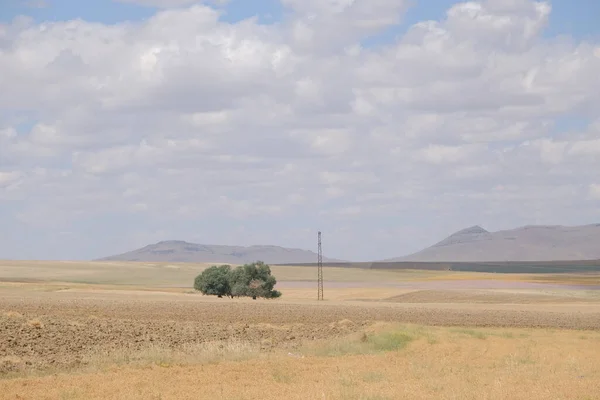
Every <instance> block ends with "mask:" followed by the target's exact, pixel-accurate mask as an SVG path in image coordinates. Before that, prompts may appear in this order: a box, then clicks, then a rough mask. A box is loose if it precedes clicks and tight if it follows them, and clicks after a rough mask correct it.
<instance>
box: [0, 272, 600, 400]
mask: <svg viewBox="0 0 600 400" xmlns="http://www.w3.org/2000/svg"><path fill="white" fill-rule="evenodd" d="M73 265H77V264H76V263H74V264H73ZM73 265H62V272H61V271H59V272H55V276H54V279H55V280H62V281H63V283H52V284H50V283H46V282H38V283H29V284H23V283H18V282H13V283H4V284H1V285H0V389H1V391H0V393H2V394H1V396H4V397H5V398H12V399H18V398H20V399H100V398H120V399H188V398H189V399H197V398H228V399H275V398H290V399H305V398H314V399H357V400H358V399H365V400H366V399H371V400H376V399H379V400H385V399H396V398H416V399H419V398H439V399H505V398H511V399H581V400H583V399H592V398H594V397H593V396H595V395H596V394H597V393H600V372H599V371H600V369H599V368H598V367H597V360H598V359H600V346H598V344H600V308H599V304H600V303H599V299H600V296H598V292H594V291H586V290H562V289H560V288H558V289H557V288H554V289H548V290H545V291H540V290H537V291H533V290H532V291H529V292H528V291H524V290H516V291H511V289H510V288H504V289H498V288H496V289H494V290H447V289H446V287H445V286H444V285H445V283H443V282H440V279H439V278H440V276H441V275H439V273H437V272H436V273H431V272H426V273H423V274H422V273H421V272H418V271H417V272H410V271H409V272H405V273H403V274H396V272H391V273H390V272H385V273H383V274H385V276H386V277H387V278H386V279H385V280H384V281H385V282H388V283H389V282H400V281H401V282H403V284H404V285H405V287H404V288H403V289H399V288H398V287H396V288H395V287H392V286H390V285H387V286H386V285H381V286H378V285H377V283H378V282H381V281H382V280H383V278H384V277H383V275H381V276H379V275H369V278H368V279H367V278H366V279H367V280H366V281H365V282H366V283H364V284H363V285H362V286H361V285H358V286H357V285H355V284H354V283H356V282H359V281H360V280H361V279H363V277H365V276H367V275H365V274H367V273H369V274H370V273H371V272H369V271H352V274H351V275H347V276H346V277H345V280H344V281H339V282H340V284H339V285H338V286H339V287H337V288H332V289H329V290H328V292H327V296H328V300H327V301H325V302H321V303H318V302H315V301H310V300H309V299H310V293H309V289H307V288H303V286H302V285H303V283H302V282H303V279H305V278H306V276H307V275H306V271H305V270H301V269H298V268H295V269H293V270H286V269H281V272H282V274H283V276H285V277H286V278H288V279H290V281H289V282H297V283H294V284H290V288H289V289H288V290H286V291H284V296H285V297H284V299H281V300H276V301H260V300H259V301H252V300H245V299H235V300H231V299H214V298H207V297H203V296H199V295H193V294H185V293H184V292H185V291H189V289H184V288H177V287H176V286H173V285H175V284H176V281H177V280H178V279H181V278H182V277H183V276H184V275H185V276H187V275H190V276H191V275H192V270H191V269H190V270H189V271H188V270H187V269H185V268H188V267H185V266H180V267H178V268H179V269H177V268H175V267H177V266H173V268H171V267H169V266H160V265H159V266H156V265H151V266H148V265H138V266H136V267H135V268H137V269H138V272H137V274H138V275H137V276H138V277H143V278H144V279H146V280H147V281H148V282H152V284H153V285H154V286H152V285H150V286H149V285H144V284H142V285H133V284H131V283H130V282H129V281H118V279H117V278H118V275H119V274H122V272H118V268H117V266H109V267H107V266H102V268H100V267H98V266H95V265H90V268H96V270H95V271H96V272H94V274H96V277H98V276H101V277H104V278H103V279H105V282H114V281H118V282H119V285H116V284H114V283H111V285H114V286H110V285H108V283H105V285H104V286H100V285H98V284H94V285H86V284H82V283H73V279H72V277H73V275H69V274H72V272H73V271H72V270H73V268H74V267H73ZM0 267H2V265H0ZM4 267H6V268H8V270H9V271H11V273H12V274H14V275H17V274H18V272H17V271H16V270H15V269H14V268H13V267H12V266H8V267H7V266H6V265H4ZM31 268H34V269H35V268H38V269H39V268H41V269H43V270H44V271H46V274H48V275H52V273H53V272H52V271H51V270H52V268H50V266H49V265H48V264H44V263H42V264H40V265H33V266H32V267H31ZM111 268H113V269H114V271H112V270H111ZM190 268H191V267H190ZM281 268H283V267H281ZM157 269H159V270H160V271H163V270H165V271H167V270H169V271H170V272H169V271H167V272H169V273H172V274H173V275H175V277H171V278H170V279H171V281H167V282H166V283H165V282H161V286H162V288H161V286H155V284H156V281H155V280H156V279H158V278H156V277H154V278H151V275H152V273H153V271H154V272H156V271H155V270H157ZM184 269H185V270H184ZM0 270H1V268H0ZM109 270H110V271H109ZM182 270H183V272H184V273H183V275H177V273H181V272H182ZM111 271H112V272H111ZM331 271H333V270H330V273H332V274H334V273H335V274H337V273H338V272H339V271H337V272H331ZM163 272H164V271H163ZM163 272H161V273H163ZM90 274H91V273H90ZM111 274H113V275H111ZM303 274H304V275H303ZM91 275H93V274H91ZM91 275H89V276H91ZM280 275H281V274H280ZM165 276H166V275H165ZM374 276H375V278H374ZM444 276H445V277H446V278H448V279H447V280H452V279H453V280H454V281H456V282H468V279H467V275H464V274H462V275H458V274H444ZM468 276H470V277H471V278H472V277H473V276H474V275H472V274H471V275H468ZM478 277H480V276H478ZM509 278H510V277H502V278H499V279H496V280H495V282H498V281H510V279H513V278H510V279H509ZM153 279H154V280H153ZM369 279H370V280H369ZM490 279H492V278H490ZM515 279H516V278H515ZM14 280H15V281H17V280H18V277H15V279H14ZM75 280H76V281H77V279H75ZM419 281H423V282H425V281H427V282H429V284H428V285H429V286H427V285H423V286H422V287H421V288H420V289H419V288H418V285H419V284H418V282H419ZM550 281H552V283H557V282H558V280H557V279H556V278H551V279H550ZM341 282H346V283H343V284H342V283H341ZM347 282H354V283H353V284H348V283H347ZM406 282H417V284H416V285H417V286H415V288H411V287H409V286H410V285H412V283H410V284H408V283H406ZM558 283H564V282H558ZM578 283H580V282H579V281H578ZM353 285H354V286H356V287H354V286H353ZM452 285H453V287H456V288H458V287H460V284H454V283H453V284H452ZM498 287H501V285H500V286H498ZM286 298H287V299H288V300H286ZM336 299H337V300H336ZM359 299H360V300H361V301H357V300H359ZM365 300H370V301H365ZM563 329H564V330H563ZM198 382H202V385H201V386H200V387H201V389H199V386H198ZM198 390H200V391H198ZM4 397H3V398H4Z"/></svg>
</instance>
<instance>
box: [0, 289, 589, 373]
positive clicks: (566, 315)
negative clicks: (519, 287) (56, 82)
mask: <svg viewBox="0 0 600 400" xmlns="http://www.w3.org/2000/svg"><path fill="white" fill-rule="evenodd" d="M405 296H409V297H408V298H404V300H407V299H410V301H411V302H412V303H409V304H406V303H405V304H399V303H396V304H394V303H368V302H322V303H317V302H304V303H294V302H286V301H281V300H277V301H267V300H258V301H252V300H231V299H213V298H207V297H203V296H200V295H192V294H188V295H185V294H173V293H168V294H157V293H144V292H134V293H132V292H124V293H119V292H118V291H114V292H109V291H104V292H94V291H87V292H86V291H82V292H71V291H68V290H67V291H54V292H27V291H20V290H12V291H0V374H6V373H10V372H15V370H18V369H19V368H27V369H35V370H38V369H39V370H44V369H48V368H58V369H64V368H77V367H78V366H81V365H82V364H84V363H85V359H86V355H89V354H91V353H94V352H98V351H110V350H118V349H130V350H138V349H143V348H146V347H148V346H151V345H156V346H159V347H161V348H169V349H176V350H177V349H184V348H185V346H188V345H193V344H198V343H206V342H218V341H228V340H238V341H242V342H248V343H254V344H256V345H257V346H260V348H261V350H262V351H271V350H273V349H276V348H278V349H281V348H285V349H288V348H289V349H294V348H297V347H298V346H301V345H302V344H303V343H305V342H307V341H313V340H317V339H328V338H335V337H340V336H346V335H348V334H350V333H352V332H358V331H360V330H363V329H365V327H368V326H370V325H372V324H373V323H375V322H378V321H382V322H402V323H416V324H422V325H430V326H435V325H438V326H471V327H541V328H564V329H585V330H600V307H599V306H598V304H593V303H581V304H579V303H572V304H562V305H559V304H531V305H527V304H519V305H512V306H511V305H508V306H507V305H505V304H460V302H465V301H469V302H471V300H469V298H471V299H472V298H473V295H472V294H460V293H452V295H450V294H449V293H446V292H443V293H439V292H433V293H428V292H425V293H422V292H416V293H412V294H411V293H409V294H407V295H405ZM410 296H412V297H410ZM427 296H430V297H431V296H433V297H434V298H437V299H440V298H446V299H448V300H449V301H451V302H452V303H447V304H416V303H418V301H419V299H420V301H425V300H427ZM440 296H441V297H440ZM452 296H454V297H452ZM465 296H466V297H465ZM469 296H470V297H469ZM471 303H472V302H471Z"/></svg>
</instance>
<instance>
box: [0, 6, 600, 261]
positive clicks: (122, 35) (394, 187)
mask: <svg viewBox="0 0 600 400" xmlns="http://www.w3.org/2000/svg"><path fill="white" fill-rule="evenodd" d="M132 1H133V0H132ZM137 3H138V4H142V3H144V2H143V1H142V0H140V1H137ZM150 3H151V2H146V5H152V6H155V7H165V8H171V9H168V10H161V11H159V12H157V13H156V14H155V15H154V16H153V17H152V18H150V19H148V20H145V21H140V22H135V23H132V22H127V23H121V24H113V25H104V24H100V23H91V22H86V21H82V20H73V21H64V22H46V23H41V24H35V23H34V22H33V21H32V20H25V19H20V20H15V21H14V22H13V23H12V24H9V25H2V26H0V85H1V86H2V88H3V90H2V91H0V109H1V110H2V112H1V113H0V171H1V172H0V206H6V207H4V209H5V210H10V211H6V213H8V214H7V215H6V218H3V225H2V227H0V230H5V231H6V232H9V231H10V232H13V231H14V232H17V231H19V229H21V230H22V231H23V232H24V234H25V233H27V232H29V233H31V232H35V233H36V235H37V236H36V238H35V239H32V240H33V242H32V248H39V249H40V250H39V251H38V252H37V253H36V254H38V255H37V256H39V257H44V255H45V254H61V255H62V256H63V257H69V258H71V257H90V258H91V257H96V256H102V255H105V254H107V253H111V252H113V248H114V247H115V246H117V247H119V250H126V248H123V246H124V244H126V243H130V244H131V247H134V246H138V245H139V244H141V243H140V241H141V240H142V239H144V240H145V239H146V238H147V239H148V240H158V239H176V238H182V239H188V240H196V241H204V242H207V243H230V244H235V243H238V244H256V243H259V242H263V243H273V244H280V245H288V246H294V247H313V244H314V243H313V242H314V240H313V239H314V238H313V237H312V236H311V235H310V234H308V233H307V232H311V231H312V230H316V229H322V230H323V231H324V232H330V233H329V234H328V235H327V238H328V245H327V250H328V251H327V253H328V255H330V256H337V257H347V258H353V257H357V258H363V259H367V258H384V257H391V256H397V255H402V254H403V253H406V252H408V251H410V250H416V249H418V248H419V247H422V246H425V245H428V244H430V243H432V242H435V241H436V240H438V239H440V236H441V235H444V234H447V233H449V232H451V231H452V230H453V229H459V228H462V227H464V225H472V224H476V223H477V224H482V225H484V226H485V227H486V228H488V229H496V228H509V227H511V226H514V225H522V224H528V223H537V222H539V221H542V222H544V223H564V224H574V223H587V222H593V221H591V220H593V218H595V216H596V215H598V214H597V211H598V202H597V197H596V194H597V193H596V189H597V188H596V185H597V171H598V170H600V157H599V154H600V145H599V141H600V120H597V121H592V119H593V118H596V115H595V114H594V113H595V111H596V110H597V109H599V108H600V94H599V93H600V78H599V75H598V73H597V71H598V70H600V57H598V48H600V43H596V42H590V41H587V42H586V41H579V42H578V41H576V40H570V41H563V40H558V39H548V38H544V36H543V35H542V31H543V29H544V27H545V26H546V25H547V24H548V21H549V13H550V12H551V8H550V7H549V5H548V4H547V3H544V2H533V1H529V0H511V1H500V0H487V1H481V2H468V3H460V4H456V5H455V6H453V7H452V8H450V9H449V10H448V12H447V15H446V16H445V18H444V19H442V20H440V21H421V22H419V23H416V24H413V25H412V26H410V27H407V28H408V29H407V30H406V32H405V33H404V34H402V35H401V36H400V37H398V39H397V40H393V41H391V42H390V43H388V44H385V45H380V46H370V47H368V46H365V45H364V44H363V43H364V39H366V38H368V37H369V36H370V35H373V34H377V33H378V32H381V31H383V30H384V29H386V28H388V27H390V26H392V25H394V24H397V23H399V22H400V21H402V18H403V14H404V12H405V11H406V10H407V7H408V6H409V4H410V2H404V1H392V0H377V1H366V0H354V1H349V0H348V1H344V0H337V1H334V0H327V1H320V0H319V1H317V0H310V1H296V0H282V3H283V4H284V6H285V7H286V8H287V10H288V11H289V12H290V14H289V16H288V17H286V19H284V20H283V21H280V22H278V23H275V24H270V25H261V24H259V23H258V22H257V21H255V20H246V21H242V22H239V23H233V24H230V23H226V22H222V21H221V20H220V11H219V9H218V8H215V7H214V6H212V5H211V3H207V2H204V3H203V4H196V3H197V2H187V1H184V0H181V1H179V2H178V1H174V2H173V1H172V2H169V1H161V2H159V1H154V2H152V3H153V4H150ZM192 3H193V5H191V6H189V7H186V5H188V4H192ZM571 117H572V118H579V119H581V120H584V121H585V120H588V121H590V122H591V123H590V125H589V127H587V128H585V129H570V128H569V129H567V128H565V129H560V126H561V121H562V120H564V119H568V118H571ZM9 207H10V208H9ZM1 209H2V208H1V207H0V217H4V215H3V214H1V213H2V211H1ZM465 210H466V211H465ZM55 231H68V232H74V233H75V235H74V237H71V238H70V239H69V241H70V243H73V241H75V242H76V243H75V246H76V247H77V249H82V250H81V252H79V253H77V252H76V253H72V252H73V251H74V250H72V249H73V247H72V246H71V245H70V244H69V243H66V242H65V243H64V245H63V247H62V248H60V251H58V250H57V251H58V253H54V252H49V251H50V250H48V249H49V248H50V245H49V243H52V247H53V248H56V241H55V240H54V239H50V238H51V237H52V238H53V237H54V236H53V233H54V232H55ZM84 231H85V232H92V233H90V234H89V235H88V234H85V235H83V234H81V233H82V232H84ZM144 231H147V232H150V233H149V234H141V233H140V232H144ZM78 232H79V233H80V234H79V235H78V234H77V233H78ZM352 232H363V233H361V234H360V235H358V234H356V233H352ZM370 232H376V234H375V233H374V234H373V235H374V236H373V237H377V238H378V240H379V242H378V245H377V246H370V245H369V244H365V243H364V236H368V237H371V236H370ZM385 232H389V235H386V234H385ZM6 236H8V237H10V236H9V235H8V234H7V235H6ZM159 236H169V237H159ZM423 238H429V239H427V241H426V242H423V240H424V239H423ZM3 243H4V242H3ZM10 243H11V242H10V241H6V242H5V243H4V244H3V245H4V246H6V247H5V248H0V250H2V251H5V252H6V253H7V254H8V255H9V256H11V253H10V252H11V251H12V250H11V248H12V247H11V245H10ZM1 245H2V244H0V246H1ZM13 247H14V246H13ZM86 249H87V250H86ZM12 256H15V257H18V256H19V254H18V253H15V254H14V255H12Z"/></svg>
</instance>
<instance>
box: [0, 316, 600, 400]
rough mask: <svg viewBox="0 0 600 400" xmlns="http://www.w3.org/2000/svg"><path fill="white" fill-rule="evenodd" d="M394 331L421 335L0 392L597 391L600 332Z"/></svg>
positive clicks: (587, 394)
mask: <svg viewBox="0 0 600 400" xmlns="http://www.w3.org/2000/svg"><path fill="white" fill-rule="evenodd" d="M395 329H400V331H401V332H402V334H407V335H411V336H412V337H414V340H412V341H411V342H409V343H408V344H407V345H406V346H405V347H402V348H399V349H397V350H389V351H383V352H377V353H369V354H358V353H356V352H353V351H350V352H348V353H347V354H340V355H336V356H326V355H325V354H321V353H320V352H319V351H321V352H323V351H324V350H328V349H329V350H332V349H337V348H343V347H344V345H346V346H347V345H352V344H353V343H354V342H351V341H350V340H346V341H343V342H329V343H325V344H323V345H324V346H326V347H323V348H320V347H318V346H317V347H315V348H314V349H315V350H311V349H310V348H304V349H301V350H303V351H305V352H306V353H305V356H302V357H297V356H296V354H294V355H293V356H291V357H290V356H289V355H286V354H273V355H271V356H267V357H254V358H250V359H247V360H242V361H223V362H220V363H210V364H200V365H177V364H173V363H168V362H160V363H153V364H149V365H145V366H139V367H131V366H116V367H108V368H104V369H102V370H100V371H93V372H88V373H78V374H54V375H51V376H44V377H29V378H20V379H10V380H0V390H1V393H2V396H3V397H2V398H6V399H21V400H24V399H27V400H34V399H35V400H46V399H71V400H78V399H81V400H83V399H86V400H88V399H90V400H93V399H123V400H133V399H136V400H137V399H140V400H141V399H152V400H158V399H160V400H170V399H174V400H175V399H177V400H186V399H230V400H242V399H244V400H254V399H256V400H259V399H260V400H264V399H267V400H271V399H292V400H296V399H298V400H300V399H302V400H303V399H327V400H338V399H339V400H391V399H441V400H450V399H452V400H455V399H461V400H462V399H465V400H471V399H472V400H479V399H487V400H501V399H502V400H504V399H515V400H530V399H544V400H556V399H564V400H571V399H572V400H584V399H597V398H598V393H600V369H599V368H598V366H597V360H598V359H599V358H600V346H598V343H600V334H599V333H598V332H580V333H575V334H573V333H571V332H552V331H544V330H516V329H511V330H498V329H490V330H477V329H475V330H465V329H449V328H422V327H410V326H408V327H398V328H395ZM354 344H355V343H354ZM317 349H321V350H317Z"/></svg>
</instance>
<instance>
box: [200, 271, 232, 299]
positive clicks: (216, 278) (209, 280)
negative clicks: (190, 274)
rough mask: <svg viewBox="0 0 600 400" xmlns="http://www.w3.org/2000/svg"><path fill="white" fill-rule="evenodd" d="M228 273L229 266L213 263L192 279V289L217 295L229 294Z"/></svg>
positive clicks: (229, 272)
mask: <svg viewBox="0 0 600 400" xmlns="http://www.w3.org/2000/svg"><path fill="white" fill-rule="evenodd" d="M230 274H231V266H229V265H221V266H216V265H213V266H212V267H210V268H207V269H205V270H204V271H203V272H202V273H201V274H200V275H198V276H197V277H196V279H195V280H194V289H196V290H198V291H200V292H202V294H206V295H212V296H218V297H223V296H231V295H232V294H231V287H230V286H229V281H230V280H229V277H230Z"/></svg>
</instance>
